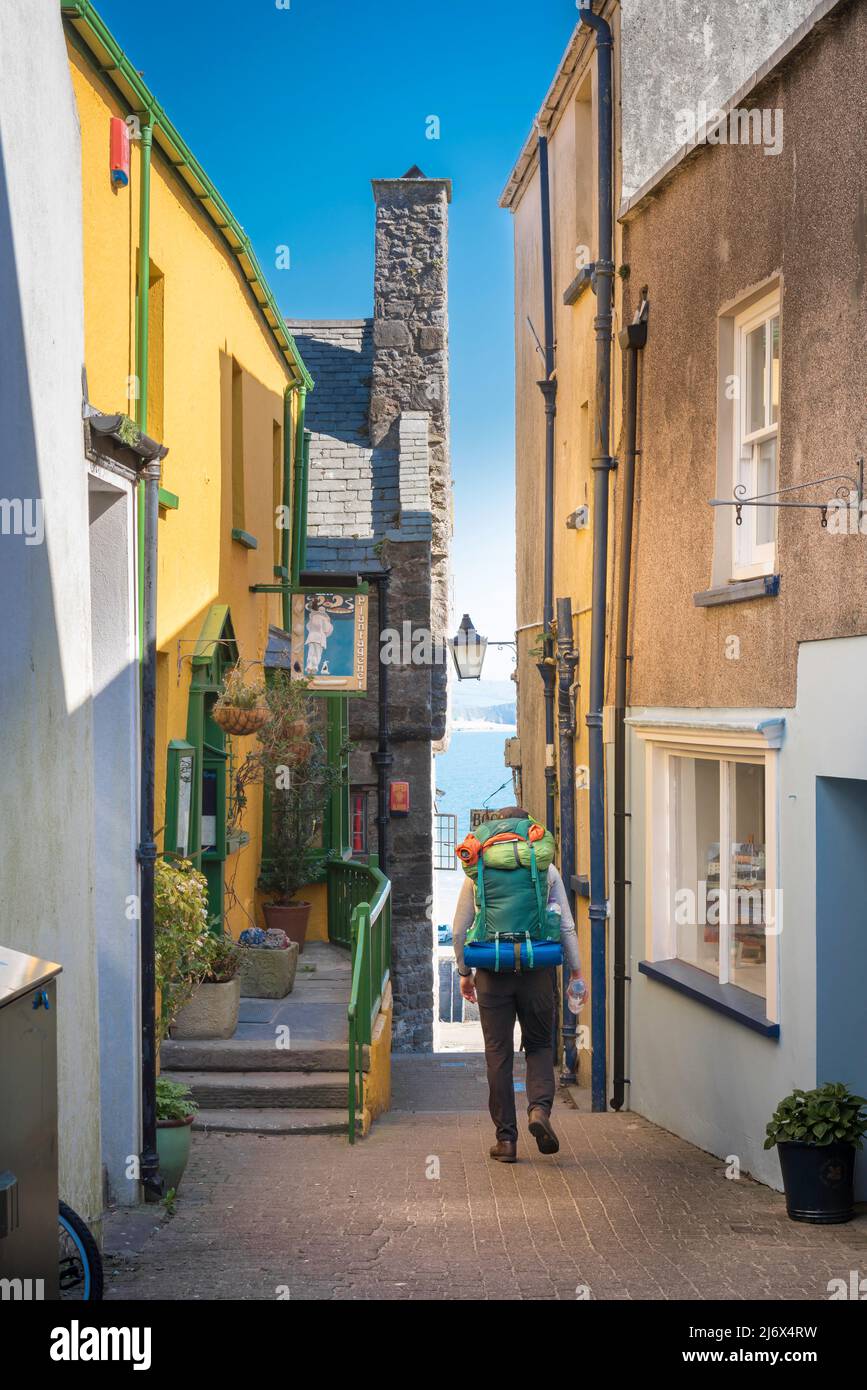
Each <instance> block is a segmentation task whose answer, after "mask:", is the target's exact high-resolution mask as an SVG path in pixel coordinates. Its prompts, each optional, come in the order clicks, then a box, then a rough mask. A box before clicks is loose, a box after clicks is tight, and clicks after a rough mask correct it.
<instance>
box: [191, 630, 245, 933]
mask: <svg viewBox="0 0 867 1390" xmlns="http://www.w3.org/2000/svg"><path fill="white" fill-rule="evenodd" d="M237 653H238V645H237V642H236V641H235V633H234V629H233V627H232V619H231V615H230V613H229V606H228V604H214V605H213V606H212V607H211V608H210V610H209V612H208V614H207V617H206V618H205V621H204V624H203V626H202V631H201V634H200V636H199V638H198V640H197V642H196V646H195V650H194V652H193V658H192V666H193V678H192V681H191V682H190V693H189V701H188V705H187V742H188V743H189V744H192V746H193V748H195V750H196V766H197V769H198V776H197V777H196V779H195V782H194V785H193V796H192V806H191V811H190V845H191V846H195V850H194V852H191V854H190V858H191V859H192V860H193V863H194V864H195V865H196V867H197V868H198V869H201V871H202V873H203V874H204V875H205V878H206V879H207V881H208V913H209V916H210V917H211V919H212V922H213V923H214V930H215V931H217V932H222V931H223V930H224V922H223V893H224V886H225V863H226V805H227V788H226V763H227V761H228V756H229V755H228V753H227V751H226V735H225V734H224V732H223V730H222V729H221V728H220V726H219V724H215V723H214V720H213V718H212V717H211V711H212V709H213V707H214V704H215V702H216V699H217V696H218V695H219V693H220V691H221V690H222V688H223V679H224V676H225V672H226V669H227V668H228V667H229V666H233V665H234V664H235V661H236V660H237ZM205 772H216V774H217V825H216V841H215V847H214V848H213V849H211V850H203V849H202V781H203V777H204V774H205Z"/></svg>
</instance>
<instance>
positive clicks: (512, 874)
mask: <svg viewBox="0 0 867 1390" xmlns="http://www.w3.org/2000/svg"><path fill="white" fill-rule="evenodd" d="M531 831H532V838H531ZM457 855H458V858H459V859H460V860H461V863H462V865H463V870H464V873H465V874H466V875H467V877H468V878H469V879H471V880H472V883H473V890H474V899H475V908H476V914H475V918H474V920H473V924H472V926H471V927H470V929H469V931H468V932H467V945H468V946H470V945H482V944H484V943H493V944H494V945H495V947H496V948H497V958H498V959H499V947H500V943H511V949H514V943H516V942H520V943H526V954H527V958H528V963H529V965H530V968H531V969H532V968H533V942H536V943H537V944H538V943H541V942H559V940H560V914H559V913H557V912H552V911H550V910H549V909H548V885H547V874H548V869H549V867H550V865H551V864H552V862H553V859H554V837H553V836H552V835H551V833H550V831H548V830H544V829H543V827H542V826H541V825H539V824H538V822H537V821H533V820H531V819H529V817H525V818H524V819H522V820H495V821H485V822H484V824H482V825H480V826H478V827H477V828H476V830H475V831H474V832H472V833H471V834H469V835H468V836H467V837H466V839H465V840H464V841H463V842H462V844H460V845H459V846H458V849H457ZM497 968H499V966H498V967H497Z"/></svg>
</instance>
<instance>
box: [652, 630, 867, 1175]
mask: <svg viewBox="0 0 867 1390" xmlns="http://www.w3.org/2000/svg"><path fill="white" fill-rule="evenodd" d="M829 672H833V689H830V688H829ZM865 688H867V637H852V638H842V639H837V640H833V641H827V642H809V643H804V644H802V646H801V648H800V652H799V662H798V698H797V704H796V707H795V709H794V710H782V711H772V710H753V711H744V710H728V711H721V710H704V711H702V712H701V714H702V717H704V718H706V719H708V720H709V721H714V720H717V719H721V718H723V719H724V718H728V719H730V720H732V721H739V720H740V721H743V720H751V719H753V718H756V719H759V718H773V717H775V716H776V715H781V716H782V717H783V718H785V720H786V733H785V738H784V741H783V746H782V749H781V752H780V764H779V768H780V788H779V808H778V812H779V853H780V880H781V886H782V893H783V929H782V936H781V940H780V1038H779V1040H778V1041H774V1040H772V1039H767V1038H764V1037H761V1036H760V1035H759V1034H757V1033H753V1032H751V1031H750V1030H748V1029H747V1028H745V1027H743V1026H742V1025H740V1024H738V1023H736V1022H734V1021H732V1020H729V1019H727V1018H724V1017H722V1016H721V1015H719V1014H716V1013H714V1012H713V1011H712V1010H710V1009H708V1008H707V1007H705V1006H704V1005H702V1004H698V1003H695V1002H694V1001H692V1000H690V999H687V998H685V997H684V996H683V995H680V994H678V993H676V992H675V991H674V990H671V989H669V988H668V987H666V986H665V985H661V984H658V983H657V982H655V981H653V980H649V979H647V977H646V976H644V975H641V974H639V971H638V962H639V961H640V960H643V959H644V958H645V954H646V951H645V915H644V892H645V848H644V836H645V816H644V805H645V801H644V796H645V785H644V783H645V777H644V747H643V745H641V744H640V743H639V741H638V740H637V739H635V738H634V737H633V738H631V739H630V762H631V775H630V797H631V810H632V812H633V818H632V827H633V830H632V841H631V850H630V864H629V872H628V877H629V878H630V879H631V881H632V885H633V887H632V914H631V924H632V925H631V946H630V956H631V962H630V967H631V968H630V974H631V977H632V984H631V986H630V1040H629V1058H628V1068H629V1074H630V1077H631V1081H632V1085H631V1088H630V1093H629V1104H630V1106H631V1108H632V1109H633V1110H637V1111H638V1112H639V1113H640V1114H642V1115H646V1116H647V1117H648V1118H649V1119H652V1120H654V1121H655V1122H656V1123H657V1124H660V1125H662V1126H663V1127H664V1128H666V1129H670V1130H672V1131H673V1132H674V1133H676V1134H680V1135H682V1136H683V1137H684V1138H686V1139H688V1140H690V1141H691V1142H692V1143H694V1144H697V1145H698V1146H699V1147H700V1148H703V1149H706V1150H708V1151H709V1152H711V1153H714V1154H718V1155H719V1156H720V1157H726V1156H728V1155H730V1154H735V1155H737V1156H738V1158H739V1159H740V1162H741V1167H742V1170H743V1171H745V1172H749V1173H751V1174H752V1175H753V1176H754V1177H757V1178H759V1179H760V1180H761V1181H762V1182H766V1183H769V1184H770V1185H771V1186H773V1187H777V1188H779V1187H780V1173H779V1164H778V1160H777V1156H776V1153H775V1152H774V1151H772V1150H771V1151H768V1152H765V1151H764V1150H763V1148H762V1144H763V1141H764V1132H765V1125H766V1123H767V1121H768V1119H769V1118H770V1115H771V1113H772V1111H773V1109H774V1107H775V1105H776V1104H777V1101H778V1100H779V1099H780V1098H781V1097H782V1096H783V1095H785V1094H786V1093H787V1092H789V1091H790V1090H792V1088H793V1087H795V1086H803V1087H811V1086H814V1085H816V1083H817V1080H823V1079H825V1078H817V1054H816V1026H817V970H816V951H817V941H816V910H815V904H816V779H817V778H819V777H848V778H867V711H865V707H864V699H863V691H864V689H865ZM631 713H632V714H633V716H636V717H645V716H647V715H650V714H651V713H652V716H653V717H656V718H660V717H661V718H678V717H679V718H681V719H682V718H684V717H685V715H686V714H687V713H689V714H690V716H691V717H695V716H696V711H691V712H687V711H684V710H674V709H669V710H664V711H661V710H654V711H652V712H650V711H647V710H633V711H632V712H631ZM819 949H820V950H822V949H823V946H822V943H821V942H820V943H819ZM864 965H865V960H864V956H863V954H862V956H861V959H860V964H859V962H857V961H853V968H854V969H855V970H856V971H859V972H860V977H861V978H862V980H863V978H864ZM851 1026H852V1028H853V1030H855V1031H854V1032H853V1038H854V1037H855V1036H856V1033H857V1029H858V1028H859V1027H860V1024H859V1021H858V1019H857V1018H853V1019H852V1020H851ZM859 1170H860V1182H861V1184H862V1187H863V1182H864V1176H865V1174H864V1160H863V1158H862V1159H861V1160H859Z"/></svg>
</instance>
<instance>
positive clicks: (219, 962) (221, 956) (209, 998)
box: [172, 933, 241, 1039]
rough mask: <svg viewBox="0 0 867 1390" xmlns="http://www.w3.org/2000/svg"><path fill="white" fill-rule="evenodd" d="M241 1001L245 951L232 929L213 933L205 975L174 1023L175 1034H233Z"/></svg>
mask: <svg viewBox="0 0 867 1390" xmlns="http://www.w3.org/2000/svg"><path fill="white" fill-rule="evenodd" d="M240 1005H241V952H240V948H239V946H238V943H237V941H235V940H234V939H233V937H231V936H229V935H228V933H220V934H219V935H215V934H209V937H208V940H207V941H206V942H205V944H204V947H203V952H202V975H201V979H200V981H199V983H198V985H197V986H196V988H195V990H194V991H193V994H192V997H191V998H190V1000H189V1002H188V1003H187V1004H185V1005H184V1007H183V1008H182V1009H181V1010H180V1012H179V1013H178V1014H176V1016H175V1018H174V1021H173V1023H172V1037H173V1038H185V1039H188V1038H198V1039H204V1038H232V1037H234V1035H235V1030H236V1028H237V1027H238V1011H239V1009H240Z"/></svg>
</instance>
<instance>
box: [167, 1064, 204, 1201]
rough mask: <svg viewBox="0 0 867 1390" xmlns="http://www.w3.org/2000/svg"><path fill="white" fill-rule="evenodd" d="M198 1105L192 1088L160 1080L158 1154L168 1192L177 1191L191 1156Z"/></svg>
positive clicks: (177, 1082) (176, 1082)
mask: <svg viewBox="0 0 867 1390" xmlns="http://www.w3.org/2000/svg"><path fill="white" fill-rule="evenodd" d="M198 1108H199V1107H198V1105H197V1104H196V1102H195V1101H194V1100H193V1099H192V1097H191V1096H190V1088H189V1086H184V1085H182V1084H181V1083H180V1082H179V1081H169V1080H168V1078H167V1077H165V1076H158V1077H157V1153H158V1154H159V1160H160V1175H161V1177H162V1178H163V1180H164V1182H165V1185H166V1190H167V1191H168V1192H171V1191H173V1190H174V1191H177V1189H178V1187H179V1186H180V1181H181V1178H182V1177H183V1175H184V1169H185V1168H186V1166H187V1162H188V1160H189V1157H190V1142H191V1139H192V1125H193V1120H194V1119H195V1115H196V1111H197V1110H198Z"/></svg>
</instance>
